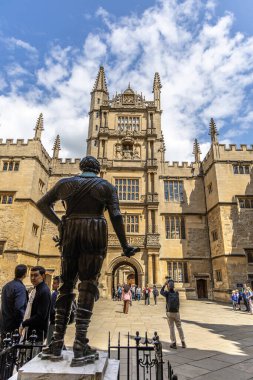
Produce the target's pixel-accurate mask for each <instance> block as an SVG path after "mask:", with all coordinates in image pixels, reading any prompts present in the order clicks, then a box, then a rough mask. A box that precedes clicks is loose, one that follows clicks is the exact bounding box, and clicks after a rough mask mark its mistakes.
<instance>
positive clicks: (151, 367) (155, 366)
mask: <svg viewBox="0 0 253 380" xmlns="http://www.w3.org/2000/svg"><path fill="white" fill-rule="evenodd" d="M131 338H132V340H134V341H135V344H131V343H130V334H129V333H128V334H127V344H126V345H121V335H120V333H119V334H118V344H117V345H112V343H111V334H110V333H109V338H108V357H109V358H111V357H114V358H116V359H118V360H121V357H122V354H123V353H126V357H125V355H124V360H122V363H124V370H123V371H121V367H122V365H121V366H120V368H119V373H118V380H120V378H121V375H122V376H124V379H126V380H135V379H136V380H141V379H142V380H164V379H165V377H164V366H163V365H164V361H163V352H162V344H161V342H160V340H159V336H158V335H157V332H155V333H154V336H153V338H152V339H151V340H149V339H148V335H147V332H146V333H145V337H144V339H142V338H141V337H140V334H139V332H138V331H137V332H136V336H135V337H131ZM115 354H116V355H115ZM168 380H177V376H176V375H174V374H173V370H172V368H171V365H170V363H169V362H168Z"/></svg>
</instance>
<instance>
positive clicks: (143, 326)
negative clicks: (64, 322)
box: [66, 297, 253, 380]
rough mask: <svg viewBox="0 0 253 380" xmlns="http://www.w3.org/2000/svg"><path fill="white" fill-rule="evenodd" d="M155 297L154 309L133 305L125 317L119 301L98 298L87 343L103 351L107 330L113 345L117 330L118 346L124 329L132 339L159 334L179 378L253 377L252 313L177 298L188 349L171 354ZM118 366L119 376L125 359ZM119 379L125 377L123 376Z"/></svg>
mask: <svg viewBox="0 0 253 380" xmlns="http://www.w3.org/2000/svg"><path fill="white" fill-rule="evenodd" d="M159 298H160V300H159V303H158V305H157V306H154V305H153V304H152V300H151V306H145V305H144V304H143V301H140V302H139V303H138V302H137V301H134V302H133V306H132V307H130V310H129V314H127V315H125V314H123V312H122V303H121V302H117V301H111V300H99V301H98V302H97V303H96V305H95V308H94V314H93V317H92V322H91V325H90V329H89V339H90V342H91V344H92V345H93V346H96V347H97V348H99V349H101V350H106V349H107V344H108V332H109V331H110V332H111V336H112V341H113V343H114V344H116V343H117V338H118V333H119V332H120V333H121V341H122V343H126V339H127V338H126V337H127V332H128V331H129V333H130V335H131V336H133V337H134V336H135V332H136V331H140V334H141V335H142V336H144V334H145V331H147V332H148V335H149V337H152V336H153V333H154V331H158V334H159V336H160V340H161V342H162V345H163V352H164V360H165V361H166V362H167V360H168V359H169V361H170V362H171V364H172V366H173V369H174V373H176V374H177V375H178V379H179V380H186V379H198V380H211V379H213V380H214V379H219V380H247V379H253V315H249V314H248V313H246V312H243V311H236V312H235V311H233V310H232V309H231V307H230V306H229V305H222V304H217V303H214V302H210V301H187V300H181V310H180V311H181V320H182V322H183V329H184V333H185V336H186V343H187V349H183V348H181V347H180V342H178V349H177V350H172V349H170V348H169V343H170V340H169V328H168V325H167V320H166V318H165V302H163V300H161V297H159ZM73 333H74V326H69V328H68V333H67V339H66V344H67V345H71V342H72V341H73ZM122 365H123V367H122V366H121V373H122V372H124V370H125V365H126V364H125V359H122ZM166 367H167V366H166ZM165 370H167V368H165ZM165 372H166V371H165ZM121 378H122V379H125V377H124V376H122V377H121ZM166 378H167V377H165V379H166Z"/></svg>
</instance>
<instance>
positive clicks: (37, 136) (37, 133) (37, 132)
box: [34, 113, 44, 140]
mask: <svg viewBox="0 0 253 380" xmlns="http://www.w3.org/2000/svg"><path fill="white" fill-rule="evenodd" d="M34 131H35V134H34V140H40V139H41V134H42V131H44V120H43V114H42V113H40V115H39V117H38V120H37V123H36V126H35V128H34Z"/></svg>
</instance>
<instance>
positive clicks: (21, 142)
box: [0, 139, 34, 146]
mask: <svg viewBox="0 0 253 380" xmlns="http://www.w3.org/2000/svg"><path fill="white" fill-rule="evenodd" d="M33 141H34V140H33V139H28V140H26V141H25V140H24V139H17V140H14V139H6V140H3V139H0V145H2V146H3V145H5V146H9V145H15V146H21V145H23V146H28V145H29V144H30V143H31V142H33Z"/></svg>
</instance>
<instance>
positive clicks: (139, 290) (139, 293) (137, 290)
mask: <svg viewBox="0 0 253 380" xmlns="http://www.w3.org/2000/svg"><path fill="white" fill-rule="evenodd" d="M136 298H137V301H140V300H141V288H140V287H139V286H138V287H137V288H136Z"/></svg>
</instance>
